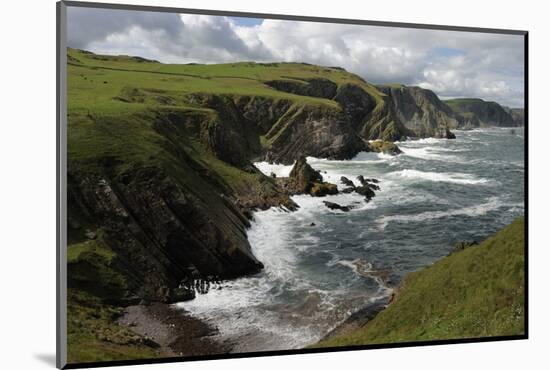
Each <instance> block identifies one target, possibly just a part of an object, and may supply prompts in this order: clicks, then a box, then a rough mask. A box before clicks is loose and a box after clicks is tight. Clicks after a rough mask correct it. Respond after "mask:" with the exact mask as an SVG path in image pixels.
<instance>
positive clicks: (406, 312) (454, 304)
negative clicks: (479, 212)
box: [315, 218, 525, 347]
mask: <svg viewBox="0 0 550 370" xmlns="http://www.w3.org/2000/svg"><path fill="white" fill-rule="evenodd" d="M524 258H525V256H524V220H523V218H519V219H517V220H516V221H514V222H513V223H512V224H510V225H509V226H507V227H505V228H504V229H502V230H501V231H499V232H498V233H497V234H495V235H494V236H492V237H490V238H488V239H487V240H485V241H484V242H483V243H481V244H480V245H478V246H473V247H470V248H468V249H465V250H463V251H460V252H456V253H454V254H452V255H450V256H448V257H446V258H443V259H442V260H440V261H438V262H436V263H435V264H433V265H432V266H429V267H426V268H424V269H422V270H420V271H417V272H413V273H411V274H409V275H408V276H407V277H406V278H405V280H404V282H403V284H402V287H401V289H400V290H399V292H398V294H397V295H396V298H395V299H394V301H393V302H392V303H391V304H390V305H389V306H388V308H386V309H385V310H383V311H382V312H381V313H379V314H378V315H377V316H376V317H375V318H374V319H373V320H372V321H370V322H369V323H368V324H366V325H365V326H363V327H362V328H359V329H357V330H355V331H353V332H351V333H349V334H345V335H343V336H339V337H338V336H337V337H333V338H330V339H327V340H325V341H321V342H320V343H318V344H317V345H315V347H335V346H350V345H364V344H379V343H400V342H414V341H429V340H444V339H459V338H477V337H491V336H507V335H522V334H524V331H525V328H524V323H525V321H524V314H525V312H524V303H525V302H524V299H525V291H524V279H525V277H524V262H525V260H524Z"/></svg>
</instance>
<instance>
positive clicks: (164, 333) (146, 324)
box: [117, 303, 231, 357]
mask: <svg viewBox="0 0 550 370" xmlns="http://www.w3.org/2000/svg"><path fill="white" fill-rule="evenodd" d="M117 324H119V325H121V326H125V327H128V328H129V329H130V330H132V331H133V332H135V333H137V334H139V335H141V336H142V337H143V338H144V339H145V342H146V343H148V344H149V346H151V347H153V348H158V349H159V350H160V351H161V352H162V353H163V356H167V357H177V356H204V355H214V354H220V353H228V352H229V351H230V350H231V348H230V347H229V345H228V344H225V343H220V342H218V341H215V340H213V339H212V335H213V334H216V332H217V329H216V328H213V327H212V326H210V325H208V324H206V323H204V322H203V321H201V320H199V319H197V318H194V317H192V316H190V315H189V314H188V313H187V312H185V311H184V310H182V309H176V308H174V307H173V306H171V305H167V304H163V303H152V304H150V305H136V306H128V307H126V308H124V311H123V315H122V316H121V317H120V318H119V319H118V320H117Z"/></svg>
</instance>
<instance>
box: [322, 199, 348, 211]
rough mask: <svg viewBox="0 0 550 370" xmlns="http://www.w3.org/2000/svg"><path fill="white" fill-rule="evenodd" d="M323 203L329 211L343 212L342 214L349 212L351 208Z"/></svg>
mask: <svg viewBox="0 0 550 370" xmlns="http://www.w3.org/2000/svg"><path fill="white" fill-rule="evenodd" d="M323 203H324V204H325V206H326V207H327V208H329V209H339V210H340V211H343V212H349V211H350V209H352V208H353V207H352V206H341V205H339V204H338V203H333V202H327V201H326V200H325V201H323Z"/></svg>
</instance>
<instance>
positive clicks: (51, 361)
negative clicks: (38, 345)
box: [34, 353, 56, 367]
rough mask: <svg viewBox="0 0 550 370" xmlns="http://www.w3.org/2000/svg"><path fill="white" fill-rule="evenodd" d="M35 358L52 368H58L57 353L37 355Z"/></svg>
mask: <svg viewBox="0 0 550 370" xmlns="http://www.w3.org/2000/svg"><path fill="white" fill-rule="evenodd" d="M34 358H36V359H37V360H39V361H41V362H42V363H44V364H46V365H49V366H51V367H55V366H56V361H55V353H38V354H37V353H35V354H34Z"/></svg>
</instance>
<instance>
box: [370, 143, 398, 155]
mask: <svg viewBox="0 0 550 370" xmlns="http://www.w3.org/2000/svg"><path fill="white" fill-rule="evenodd" d="M368 147H369V150H370V151H371V152H376V153H384V154H390V155H397V154H401V153H402V151H401V149H399V147H398V146H397V145H395V143H392V142H391V141H382V140H374V141H371V142H370V143H369V144H368Z"/></svg>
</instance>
